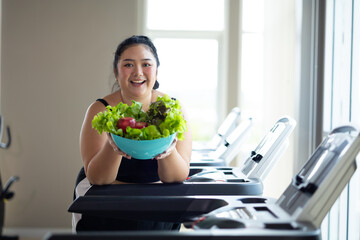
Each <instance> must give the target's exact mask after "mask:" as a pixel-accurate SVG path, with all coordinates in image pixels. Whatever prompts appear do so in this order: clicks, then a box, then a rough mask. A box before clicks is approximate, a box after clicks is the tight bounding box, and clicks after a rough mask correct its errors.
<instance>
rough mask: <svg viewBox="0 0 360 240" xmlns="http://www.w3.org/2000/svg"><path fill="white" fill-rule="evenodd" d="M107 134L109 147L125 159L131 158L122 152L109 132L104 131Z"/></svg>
mask: <svg viewBox="0 0 360 240" xmlns="http://www.w3.org/2000/svg"><path fill="white" fill-rule="evenodd" d="M106 135H107V138H108V142H109V144H110V145H111V147H112V148H113V149H114V152H116V153H117V154H119V155H121V156H123V157H125V158H127V159H131V156H130V155H128V154H126V153H124V152H123V151H121V150H120V149H119V147H118V146H117V145H116V143H115V142H114V139H113V138H112V136H111V134H110V133H106Z"/></svg>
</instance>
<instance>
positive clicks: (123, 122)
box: [117, 117, 136, 132]
mask: <svg viewBox="0 0 360 240" xmlns="http://www.w3.org/2000/svg"><path fill="white" fill-rule="evenodd" d="M135 124H136V121H135V119H134V118H132V117H124V118H120V119H119V120H118V123H117V127H118V129H122V130H123V132H126V128H127V127H128V126H130V127H132V128H134V127H135Z"/></svg>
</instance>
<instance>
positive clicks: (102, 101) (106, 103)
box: [96, 98, 109, 107]
mask: <svg viewBox="0 0 360 240" xmlns="http://www.w3.org/2000/svg"><path fill="white" fill-rule="evenodd" d="M96 101H98V102H101V103H102V104H104V106H105V107H106V106H108V105H109V104H108V102H107V101H106V100H104V99H102V98H98V99H96Z"/></svg>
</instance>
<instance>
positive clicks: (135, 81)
mask: <svg viewBox="0 0 360 240" xmlns="http://www.w3.org/2000/svg"><path fill="white" fill-rule="evenodd" d="M131 82H133V83H143V82H145V80H132V81H131Z"/></svg>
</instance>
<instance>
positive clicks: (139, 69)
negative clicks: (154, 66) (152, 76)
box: [134, 66, 143, 76]
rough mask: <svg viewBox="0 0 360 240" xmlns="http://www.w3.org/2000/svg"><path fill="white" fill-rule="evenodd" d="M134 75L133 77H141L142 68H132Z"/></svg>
mask: <svg viewBox="0 0 360 240" xmlns="http://www.w3.org/2000/svg"><path fill="white" fill-rule="evenodd" d="M134 75H135V76H142V75H143V71H142V67H141V66H135V68H134Z"/></svg>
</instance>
